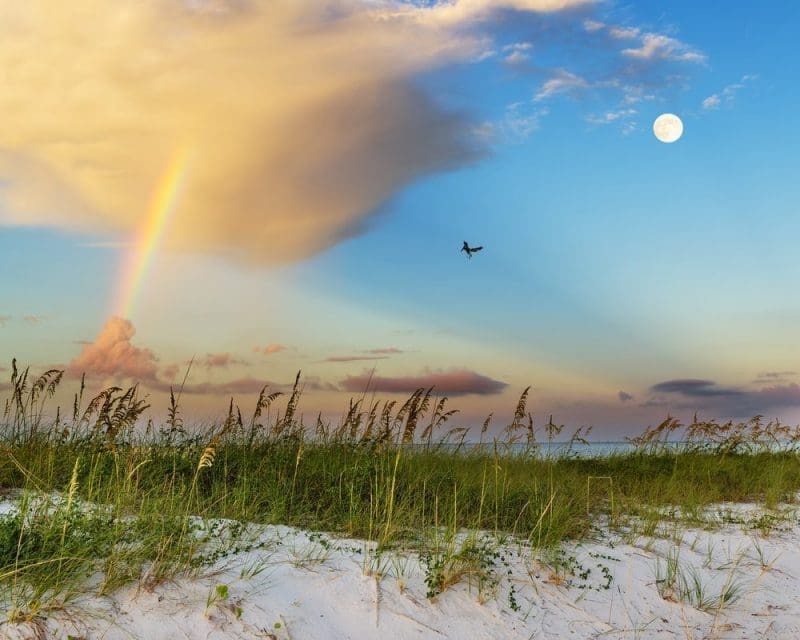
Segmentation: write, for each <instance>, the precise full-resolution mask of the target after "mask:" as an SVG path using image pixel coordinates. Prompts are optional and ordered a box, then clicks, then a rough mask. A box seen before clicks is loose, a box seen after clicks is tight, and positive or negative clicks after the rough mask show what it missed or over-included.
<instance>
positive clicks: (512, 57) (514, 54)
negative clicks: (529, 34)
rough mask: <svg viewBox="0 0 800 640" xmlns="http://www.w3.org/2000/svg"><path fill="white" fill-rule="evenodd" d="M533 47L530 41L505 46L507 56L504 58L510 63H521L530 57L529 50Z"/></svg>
mask: <svg viewBox="0 0 800 640" xmlns="http://www.w3.org/2000/svg"><path fill="white" fill-rule="evenodd" d="M532 48H533V45H532V44H531V43H530V42H515V43H514V44H507V45H506V46H504V47H503V51H504V52H505V54H506V56H505V58H503V60H504V61H505V62H507V63H509V64H519V63H520V62H525V61H526V60H529V59H530V55H529V53H528V52H529V51H530V50H531V49H532Z"/></svg>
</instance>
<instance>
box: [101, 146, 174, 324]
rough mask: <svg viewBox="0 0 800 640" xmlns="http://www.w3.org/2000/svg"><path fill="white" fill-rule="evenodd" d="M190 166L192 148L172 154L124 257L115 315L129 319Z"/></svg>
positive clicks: (114, 310) (113, 312)
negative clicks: (190, 150) (132, 242)
mask: <svg viewBox="0 0 800 640" xmlns="http://www.w3.org/2000/svg"><path fill="white" fill-rule="evenodd" d="M188 164H189V148H188V147H187V146H180V147H178V148H177V149H176V150H175V152H174V153H173V154H172V157H171V158H170V160H169V163H168V164H167V167H166V169H165V170H164V173H163V174H162V175H161V179H160V180H159V182H158V186H157V187H156V189H155V191H154V192H153V197H152V200H151V201H150V207H149V208H148V211H147V214H146V216H145V218H144V220H143V221H142V224H141V226H140V227H139V231H138V233H137V235H136V240H135V242H134V244H133V247H132V248H131V249H130V251H129V252H128V254H127V255H126V257H125V262H124V263H123V266H122V272H121V277H120V279H119V283H120V284H119V289H118V293H117V296H116V300H115V303H114V306H113V310H112V315H117V316H119V317H121V318H128V319H130V317H131V315H132V314H133V310H134V304H135V303H136V298H137V295H138V294H139V291H140V290H141V288H142V283H143V282H144V279H145V276H146V275H147V269H148V267H149V266H150V262H151V260H152V257H153V254H154V253H155V250H156V248H157V247H158V244H159V241H160V240H161V238H162V236H163V235H164V230H165V228H166V227H167V223H168V222H169V220H170V217H171V214H172V212H173V211H174V210H175V203H176V201H177V199H178V195H179V194H180V191H181V187H182V186H183V183H184V179H185V177H186V173H187V167H188Z"/></svg>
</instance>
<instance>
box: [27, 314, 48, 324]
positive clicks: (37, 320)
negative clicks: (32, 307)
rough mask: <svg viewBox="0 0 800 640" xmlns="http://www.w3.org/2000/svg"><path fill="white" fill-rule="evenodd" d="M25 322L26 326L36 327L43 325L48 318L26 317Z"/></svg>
mask: <svg viewBox="0 0 800 640" xmlns="http://www.w3.org/2000/svg"><path fill="white" fill-rule="evenodd" d="M22 319H23V320H24V321H25V324H29V325H31V326H36V325H38V324H42V323H43V322H44V321H45V320H46V319H47V318H45V316H33V315H30V316H24V317H23V318H22Z"/></svg>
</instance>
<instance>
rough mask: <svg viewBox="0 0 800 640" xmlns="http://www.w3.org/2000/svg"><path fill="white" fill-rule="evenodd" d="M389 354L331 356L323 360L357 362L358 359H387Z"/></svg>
mask: <svg viewBox="0 0 800 640" xmlns="http://www.w3.org/2000/svg"><path fill="white" fill-rule="evenodd" d="M388 358H389V356H331V357H330V358H325V360H324V361H323V362H358V361H360V360H387V359H388Z"/></svg>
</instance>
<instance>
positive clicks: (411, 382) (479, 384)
mask: <svg viewBox="0 0 800 640" xmlns="http://www.w3.org/2000/svg"><path fill="white" fill-rule="evenodd" d="M340 386H341V388H342V389H344V390H345V391H350V392H358V391H364V390H369V391H376V392H384V393H413V392H414V391H416V390H417V389H421V388H425V389H427V388H428V387H434V390H435V391H436V392H437V393H441V394H447V395H452V396H460V395H470V394H475V395H493V394H497V393H501V392H502V391H503V390H504V389H505V388H506V387H507V386H508V384H506V383H505V382H500V381H499V380H493V379H492V378H489V377H488V376H484V375H481V374H479V373H476V372H475V371H470V370H468V369H455V370H451V371H434V372H426V373H422V374H420V375H417V376H406V377H382V376H376V375H373V374H372V373H370V372H365V373H362V374H361V375H358V376H348V377H347V378H345V379H344V380H342V382H341V383H340Z"/></svg>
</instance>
